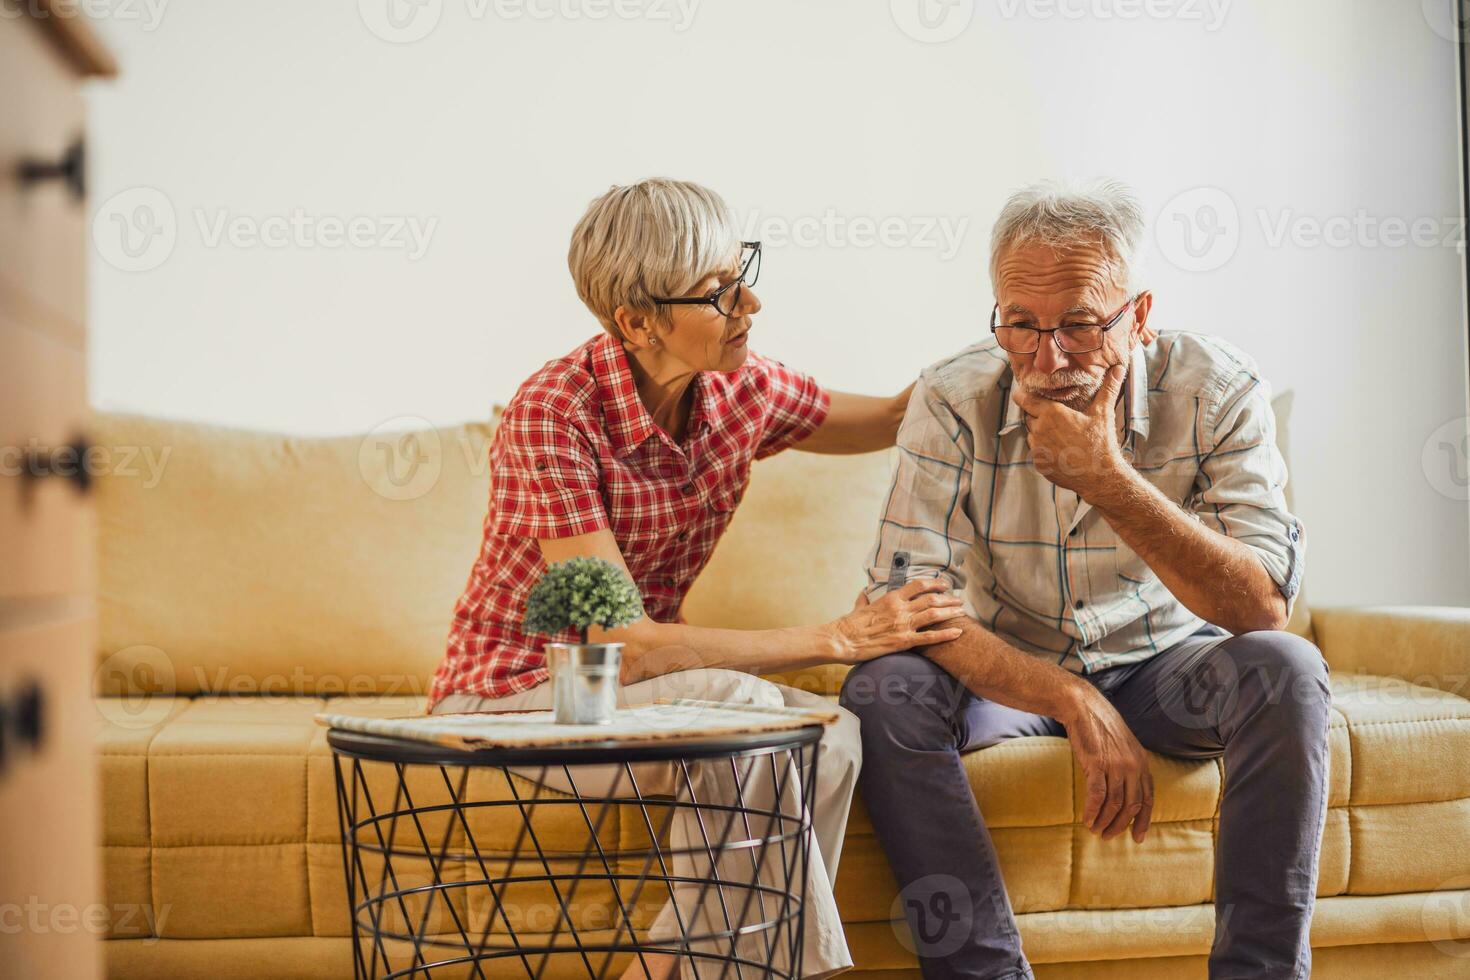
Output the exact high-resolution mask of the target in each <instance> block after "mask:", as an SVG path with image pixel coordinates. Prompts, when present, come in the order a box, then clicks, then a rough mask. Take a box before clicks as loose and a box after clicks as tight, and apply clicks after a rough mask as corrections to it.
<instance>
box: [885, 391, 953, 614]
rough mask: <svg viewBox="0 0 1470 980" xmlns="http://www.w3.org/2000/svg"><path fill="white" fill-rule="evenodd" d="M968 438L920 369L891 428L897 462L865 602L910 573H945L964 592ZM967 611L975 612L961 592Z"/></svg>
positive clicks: (914, 575) (920, 575)
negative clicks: (895, 426)
mask: <svg viewBox="0 0 1470 980" xmlns="http://www.w3.org/2000/svg"><path fill="white" fill-rule="evenodd" d="M974 453H975V451H974V438H973V435H972V433H971V431H970V429H969V427H968V426H967V425H966V424H965V423H964V422H963V421H962V420H961V419H960V418H959V416H958V415H956V413H955V412H954V410H953V409H952V408H951V407H950V405H949V404H948V402H947V401H946V400H945V399H944V397H943V396H942V395H941V394H940V393H939V392H938V391H937V390H936V388H935V380H934V378H933V377H932V376H931V375H930V374H929V373H928V372H925V374H924V375H923V376H921V377H920V378H919V381H918V382H917V383H916V384H915V385H914V390H913V393H912V394H911V395H910V396H909V404H908V410H907V412H906V414H905V415H904V420H903V424H902V425H901V426H900V427H899V430H898V466H897V468H896V469H895V471H894V475H893V484H892V486H891V487H890V488H889V491H888V498H887V502H886V503H885V505H884V512H883V515H882V517H881V518H880V520H879V522H878V540H877V544H876V545H875V546H874V549H873V551H872V554H871V560H870V561H869V563H868V569H867V572H868V586H867V589H866V595H867V597H868V600H869V601H870V602H876V601H877V600H878V599H880V598H882V597H883V595H885V594H886V593H887V592H888V590H889V589H890V588H891V587H897V586H898V585H899V584H901V583H902V582H903V581H907V580H912V579H916V578H936V577H943V578H947V579H948V580H949V582H950V585H951V587H952V588H953V589H954V590H956V591H959V592H961V593H963V592H964V591H965V579H966V576H965V572H964V565H965V562H966V560H967V559H968V558H969V557H970V552H971V550H972V546H973V545H974V542H975V527H974V524H973V522H972V521H971V520H970V515H969V510H968V506H969V501H970V477H971V473H972V471H973V467H974ZM966 612H968V613H969V614H970V615H972V616H973V615H974V610H973V609H970V608H969V599H968V598H967V599H966Z"/></svg>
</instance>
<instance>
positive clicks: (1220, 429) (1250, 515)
mask: <svg viewBox="0 0 1470 980" xmlns="http://www.w3.org/2000/svg"><path fill="white" fill-rule="evenodd" d="M1216 404H1217V405H1218V408H1217V410H1216V412H1215V414H1214V417H1213V418H1211V419H1208V420H1206V422H1205V424H1204V425H1203V428H1204V430H1205V433H1206V434H1207V435H1208V436H1209V437H1210V438H1211V440H1212V445H1211V448H1210V450H1209V451H1208V452H1207V453H1206V454H1205V455H1204V456H1203V458H1202V459H1201V461H1200V468H1199V478H1198V482H1197V485H1196V490H1195V494H1194V496H1193V498H1192V500H1191V502H1190V504H1191V506H1190V510H1192V511H1193V513H1194V514H1195V515H1196V516H1197V517H1198V518H1199V519H1200V520H1201V521H1203V522H1204V523H1205V525H1206V526H1207V527H1213V528H1214V529H1215V530H1217V531H1220V532H1222V533H1224V534H1227V535H1229V536H1230V537H1232V538H1234V539H1235V540H1237V541H1239V542H1240V543H1241V544H1243V545H1245V546H1246V547H1248V548H1250V549H1251V551H1253V552H1255V554H1256V556H1257V557H1258V558H1260V560H1261V564H1262V565H1264V566H1265V567H1266V571H1267V572H1268V573H1269V574H1270V576H1271V580H1272V581H1273V582H1275V583H1276V587H1277V589H1278V590H1280V592H1281V595H1282V597H1283V598H1285V599H1286V603H1287V611H1288V613H1289V612H1290V610H1291V608H1292V606H1293V605H1294V603H1295V601H1296V596H1297V593H1298V592H1299V591H1300V588H1301V579H1302V570H1303V565H1304V558H1305V552H1306V538H1305V532H1304V530H1303V528H1302V524H1301V521H1299V520H1298V519H1297V518H1296V517H1295V516H1294V515H1292V514H1291V512H1290V511H1288V510H1287V506H1286V481H1287V473H1286V460H1285V459H1283V458H1282V456H1281V451H1280V450H1279V449H1278V448H1277V447H1276V415H1275V413H1274V412H1273V411H1272V409H1271V388H1270V385H1269V384H1268V383H1267V382H1266V381H1265V380H1263V379H1262V378H1261V377H1260V376H1259V375H1258V374H1257V373H1256V372H1255V371H1254V370H1253V369H1251V368H1249V367H1247V368H1246V369H1243V370H1242V372H1241V373H1240V374H1239V375H1237V376H1236V378H1235V379H1234V381H1233V382H1232V384H1231V385H1230V387H1229V388H1228V390H1227V391H1226V393H1225V395H1224V397H1222V398H1221V399H1220V400H1219V401H1218V402H1217V403H1216Z"/></svg>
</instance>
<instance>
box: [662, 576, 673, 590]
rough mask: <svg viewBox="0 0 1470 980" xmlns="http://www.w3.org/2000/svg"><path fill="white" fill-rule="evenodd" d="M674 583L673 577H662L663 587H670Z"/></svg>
mask: <svg viewBox="0 0 1470 980" xmlns="http://www.w3.org/2000/svg"><path fill="white" fill-rule="evenodd" d="M674 585H675V582H674V580H673V579H671V578H666V579H664V587H665V588H669V589H672V588H673V587H674Z"/></svg>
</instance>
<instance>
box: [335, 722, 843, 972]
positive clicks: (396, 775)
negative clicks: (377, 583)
mask: <svg viewBox="0 0 1470 980" xmlns="http://www.w3.org/2000/svg"><path fill="white" fill-rule="evenodd" d="M820 733H821V732H820V729H819V728H802V729H795V730H789V731H782V732H766V733H760V734H751V735H741V736H732V737H722V738H720V739H695V740H689V739H679V740H669V741H666V742H647V743H634V744H629V743H616V742H598V743H583V744H579V745H571V746H564V747H563V746H559V747H556V748H536V749H491V750H482V751H478V752H462V751H457V750H452V749H445V748H440V747H438V746H434V745H430V744H427V743H412V742H407V741H404V740H400V739H392V738H385V737H381V736H376V735H363V734H359V733H352V732H344V731H340V730H335V729H334V730H332V731H331V732H329V734H328V742H329V743H330V744H331V745H332V748H333V764H334V768H335V772H336V782H337V800H338V818H339V824H340V829H341V836H342V861H343V867H344V869H345V872H346V888H347V906H348V908H349V909H350V910H351V934H352V940H353V943H352V946H353V954H354V975H355V977H357V978H358V980H368V978H373V980H377V978H385V980H386V978H391V977H419V976H422V977H442V978H450V977H466V978H477V980H498V978H504V977H525V978H528V980H563V978H595V980H601V978H604V977H606V978H618V977H622V976H624V971H625V970H628V969H629V967H630V966H634V965H636V966H638V967H640V968H641V969H640V970H632V971H630V972H631V975H633V976H645V975H646V976H650V977H659V976H662V975H663V974H662V973H661V972H660V969H659V967H660V964H663V965H664V966H665V967H666V966H667V964H668V963H669V960H670V957H673V956H677V958H678V973H677V975H678V976H681V977H693V978H709V980H715V978H726V977H729V978H736V980H754V978H764V977H774V978H786V980H795V978H797V977H799V976H801V961H802V946H803V943H802V938H803V925H804V924H805V908H804V901H803V896H804V894H805V886H806V880H807V869H808V864H809V860H810V848H811V846H812V813H811V805H810V801H811V800H813V799H814V798H815V796H814V794H815V790H816V773H817V741H818V739H819V737H820ZM671 896H672V898H671Z"/></svg>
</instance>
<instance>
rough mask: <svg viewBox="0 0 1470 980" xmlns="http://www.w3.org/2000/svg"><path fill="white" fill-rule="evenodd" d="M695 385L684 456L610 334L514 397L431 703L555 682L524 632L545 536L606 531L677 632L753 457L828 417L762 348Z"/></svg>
mask: <svg viewBox="0 0 1470 980" xmlns="http://www.w3.org/2000/svg"><path fill="white" fill-rule="evenodd" d="M693 385H694V391H693V407H692V409H691V413H690V417H689V426H688V433H687V437H686V439H685V442H684V444H683V445H679V444H677V443H675V442H674V441H673V440H672V439H670V438H669V436H668V435H667V434H666V433H665V432H664V431H663V430H662V429H660V428H659V427H658V426H657V425H655V424H654V421H653V419H652V418H651V417H650V416H649V414H648V412H647V410H646V409H645V408H644V407H643V403H642V402H641V401H640V400H639V398H638V390H637V388H636V387H635V386H634V383H633V375H632V373H631V372H630V370H629V368H628V362H627V359H626V356H625V355H624V353H623V349H622V345H621V344H619V343H618V342H617V341H616V340H614V339H613V338H612V337H610V336H605V335H604V336H601V337H598V338H596V339H593V340H590V341H588V342H587V343H585V344H583V345H582V346H581V347H579V348H577V349H576V350H574V351H572V352H571V353H570V354H568V355H567V356H566V357H562V358H559V359H557V360H554V361H551V362H549V363H548V364H546V366H545V367H543V368H542V369H541V370H540V371H537V372H536V373H535V374H534V375H532V376H531V377H530V378H529V379H528V380H527V381H526V382H525V383H524V384H523V385H521V387H520V390H519V391H517V392H516V395H515V397H514V398H512V399H511V401H510V404H509V405H507V406H506V409H505V413H504V415H503V416H502V417H501V420H500V426H499V427H498V428H497V429H496V431H495V437H494V439H492V440H491V444H490V482H491V488H490V509H489V512H488V514H487V515H486V517H485V523H484V536H483V539H482V542H481V546H480V554H479V557H478V558H477V559H476V561H475V564H474V567H473V568H472V569H471V570H470V577H469V582H468V584H467V585H466V586H465V591H464V594H463V595H461V596H460V598H459V601H458V602H457V603H456V604H455V608H454V618H453V621H452V623H451V624H450V630H449V642H448V652H447V653H446V655H445V658H444V660H443V661H442V662H441V663H440V665H439V669H438V671H437V672H436V673H435V675H434V682H433V685H432V687H431V688H430V691H429V705H430V707H432V706H433V704H434V703H435V702H437V701H438V700H439V699H440V698H442V697H444V696H445V695H446V694H450V693H469V694H478V695H481V696H482V697H487V698H495V697H504V696H505V695H507V694H514V693H516V692H517V691H524V690H526V689H528V688H531V687H535V686H536V685H537V684H540V683H541V682H542V681H544V680H546V677H547V670H546V658H545V656H544V654H543V653H542V647H543V646H544V644H545V642H546V639H547V638H546V637H541V636H529V635H527V634H526V633H525V632H523V631H522V629H521V621H522V618H523V617H524V615H525V610H526V598H527V596H529V595H530V592H531V587H532V586H533V585H535V584H536V580H537V579H538V578H539V577H540V576H541V573H542V572H543V571H544V570H545V568H546V564H545V562H544V561H543V560H542V557H541V549H540V547H539V546H538V545H537V543H536V542H537V539H540V538H548V539H549V538H566V537H572V536H573V535H578V534H590V533H592V532H594V531H600V530H602V529H603V528H611V529H612V532H613V535H614V537H616V539H617V542H618V547H619V548H620V549H621V550H622V553H623V558H624V560H625V561H626V562H627V564H628V570H629V571H630V572H632V574H633V581H634V583H635V584H637V586H638V589H639V591H640V592H642V593H643V604H644V609H645V611H646V612H647V614H648V615H649V617H650V618H652V619H654V620H655V621H657V622H675V621H677V620H678V618H679V607H680V606H681V605H682V604H683V602H684V595H685V593H687V592H688V591H689V587H690V586H691V585H693V584H694V579H695V576H697V575H698V574H699V572H700V570H701V569H703V568H704V565H705V562H706V561H707V560H708V559H709V556H710V553H711V552H712V551H713V550H714V547H715V543H716V542H718V541H719V539H720V535H721V534H722V533H723V532H724V530H725V526H726V525H727V524H728V523H729V522H730V517H731V515H732V514H733V513H734V511H735V507H736V505H737V504H739V503H740V499H741V497H742V496H744V494H745V486H746V483H747V482H748V481H749V479H750V464H751V461H752V460H753V459H761V458H764V457H766V456H770V455H773V454H775V453H778V452H780V451H781V450H783V449H786V448H788V447H790V446H793V445H795V444H796V443H798V442H800V441H801V440H802V439H804V438H806V437H807V436H808V435H810V434H811V433H812V432H815V431H816V429H817V428H818V427H819V426H820V425H821V424H822V422H823V421H824V420H825V419H826V417H827V411H828V409H829V407H830V405H831V398H830V396H829V395H828V394H827V392H826V391H825V390H823V389H822V388H821V387H820V386H818V385H817V383H816V382H815V381H813V380H812V379H811V378H809V377H807V376H806V375H804V374H801V373H799V372H796V371H792V370H790V369H788V368H786V367H785V366H783V365H781V364H779V363H777V362H776V361H772V360H769V359H767V358H764V357H760V356H759V355H757V354H755V353H754V352H751V353H750V354H749V355H748V358H747V361H746V363H745V365H744V366H743V367H742V368H741V369H740V370H739V371H737V372H735V373H733V374H721V373H718V372H714V371H704V372H701V373H700V374H698V375H696V377H695V380H694V382H693ZM553 639H557V640H564V641H574V640H575V639H576V637H575V635H574V634H573V633H572V632H570V631H569V632H567V633H566V634H564V635H561V636H558V637H554V638H553Z"/></svg>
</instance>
